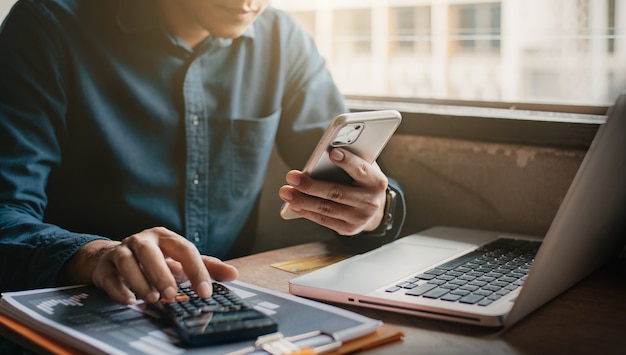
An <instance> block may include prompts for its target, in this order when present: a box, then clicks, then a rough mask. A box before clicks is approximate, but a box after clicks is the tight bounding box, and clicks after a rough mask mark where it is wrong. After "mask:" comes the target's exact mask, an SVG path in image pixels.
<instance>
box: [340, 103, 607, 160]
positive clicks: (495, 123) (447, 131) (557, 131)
mask: <svg viewBox="0 0 626 355" xmlns="http://www.w3.org/2000/svg"><path fill="white" fill-rule="evenodd" d="M345 98H346V102H347V104H348V107H349V108H350V110H352V111H366V110H382V109H395V110H398V111H400V113H401V114H402V117H403V120H402V124H401V125H400V127H399V128H398V131H397V132H396V134H400V135H414V136H430V137H443V138H454V139H465V140H476V141H488V142H495V143H508V144H519V145H534V146H544V147H552V148H565V149H584V150H586V149H588V148H589V146H590V145H591V142H592V141H593V138H594V136H595V134H596V132H597V130H598V128H599V127H600V125H601V124H603V123H604V122H605V120H606V115H607V112H608V110H609V108H610V107H609V106H576V105H559V104H534V103H511V102H483V101H462V100H440V99H419V98H399V97H379V96H359V95H346V96H345Z"/></svg>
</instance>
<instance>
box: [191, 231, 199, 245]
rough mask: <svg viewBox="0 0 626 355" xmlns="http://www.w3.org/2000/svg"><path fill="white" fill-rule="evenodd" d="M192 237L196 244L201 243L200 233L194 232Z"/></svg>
mask: <svg viewBox="0 0 626 355" xmlns="http://www.w3.org/2000/svg"><path fill="white" fill-rule="evenodd" d="M192 236H193V241H194V242H196V243H197V242H199V241H200V233H198V232H193V234H192Z"/></svg>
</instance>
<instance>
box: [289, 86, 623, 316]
mask: <svg viewBox="0 0 626 355" xmlns="http://www.w3.org/2000/svg"><path fill="white" fill-rule="evenodd" d="M625 182H626V93H624V94H622V95H621V96H620V97H619V98H618V99H617V101H616V103H615V105H614V106H612V107H611V109H610V111H609V114H608V117H607V121H606V122H605V123H604V124H603V125H602V126H601V127H600V129H599V130H598V132H597V133H596V136H595V137H594V139H593V142H592V144H591V146H590V148H589V150H588V152H587V154H586V155H585V158H584V159H583V162H582V164H581V166H580V167H579V170H578V172H577V174H576V176H575V177H574V180H573V182H572V184H571V186H570V188H569V190H568V191H567V194H566V196H565V198H564V200H563V202H562V204H561V206H560V207H559V210H558V211H557V214H556V216H555V218H554V220H553V222H552V224H551V226H550V228H549V229H548V232H547V234H546V235H545V237H544V238H540V237H532V236H524V235H515V234H509V233H500V232H495V231H485V230H473V229H465V228H455V227H444V226H440V227H434V228H430V229H428V230H425V231H423V232H419V233H416V234H412V235H408V236H405V237H403V238H400V239H398V240H396V241H394V242H391V243H389V244H386V245H384V246H382V247H379V248H377V249H374V250H372V251H369V252H367V253H364V254H359V255H356V256H353V257H351V258H348V259H345V260H343V261H340V262H338V263H335V264H332V265H330V266H326V267H324V268H321V269H319V270H316V271H313V272H311V273H308V274H305V275H302V276H299V277H296V278H294V279H292V280H291V282H290V284H289V291H290V292H291V293H292V294H295V295H299V296H303V297H308V298H313V299H317V300H322V301H329V302H335V303H344V304H350V305H356V306H363V307H369V308H376V309H382V310H387V311H393V312H400V313H406V314H412V315H416V316H423V317H430V318H436V319H441V320H448V321H454V322H460V323H467V324H475V325H483V326H492V327H504V328H506V327H509V326H511V325H513V324H515V323H516V322H517V321H519V320H520V319H522V318H523V317H525V316H526V315H527V314H529V313H531V312H532V311H534V310H535V309H537V308H538V307H540V306H542V305H543V304H545V303H547V302H548V301H550V300H551V299H553V298H554V297H556V296H558V295H559V294H561V293H562V292H563V291H565V290H566V289H568V288H569V287H571V286H572V285H574V284H575V283H577V282H578V281H580V280H581V279H583V278H584V277H586V276H587V275H589V274H590V273H591V272H593V271H594V270H596V269H597V268H598V267H600V266H602V265H603V264H605V263H606V262H607V261H609V260H610V259H611V258H612V257H615V256H616V255H617V254H618V253H619V252H620V251H621V250H623V248H624V244H625V242H626V239H625V238H624V233H623V232H624V230H625V228H624V227H625V223H624V220H625V218H624V217H626V212H624V211H626V183H625ZM492 243H495V246H492V245H493V244H492ZM483 253H486V255H482V254H483ZM518 254H519V255H518Z"/></svg>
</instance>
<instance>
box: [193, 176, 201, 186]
mask: <svg viewBox="0 0 626 355" xmlns="http://www.w3.org/2000/svg"><path fill="white" fill-rule="evenodd" d="M191 182H193V184H194V185H198V184H199V183H200V175H198V174H196V175H194V176H193V180H192V181H191Z"/></svg>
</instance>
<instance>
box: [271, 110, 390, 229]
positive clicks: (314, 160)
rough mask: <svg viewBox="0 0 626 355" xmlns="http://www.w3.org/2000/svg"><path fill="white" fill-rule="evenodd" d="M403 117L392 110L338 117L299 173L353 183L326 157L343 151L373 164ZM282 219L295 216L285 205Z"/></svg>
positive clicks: (353, 113)
mask: <svg viewBox="0 0 626 355" xmlns="http://www.w3.org/2000/svg"><path fill="white" fill-rule="evenodd" d="M401 121H402V116H401V115H400V113H399V112H398V111H395V110H382V111H364V112H351V113H344V114H341V115H339V116H337V117H335V118H334V119H333V121H332V122H331V124H330V126H328V128H327V129H326V132H325V133H324V135H323V136H322V138H321V139H320V141H319V142H318V144H317V146H316V147H315V150H313V153H312V154H311V157H310V158H309V160H308V161H307V163H306V165H305V166H304V169H303V170H302V172H304V173H305V174H307V175H309V176H311V177H312V178H315V179H320V180H327V181H335V182H339V183H343V184H350V183H352V178H351V177H350V175H348V174H347V173H346V172H345V171H344V170H343V169H341V168H339V167H337V166H336V165H335V164H333V162H332V161H331V160H330V158H329V157H328V152H329V151H330V150H331V149H332V148H336V147H342V148H345V149H347V150H349V151H350V152H352V153H354V154H356V155H358V156H359V157H361V158H362V159H364V160H365V161H367V162H368V163H370V164H372V163H374V161H375V160H376V158H378V156H379V155H380V153H381V152H382V150H383V148H384V147H385V145H386V144H387V142H388V141H389V139H390V138H391V136H392V135H393V133H394V132H395V131H396V129H397V128H398V126H399V125H400V122H401ZM280 215H281V216H282V217H283V218H284V219H294V218H299V217H300V216H298V215H296V214H295V213H293V211H291V209H290V208H289V204H288V203H284V204H283V206H282V207H281V210H280Z"/></svg>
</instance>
